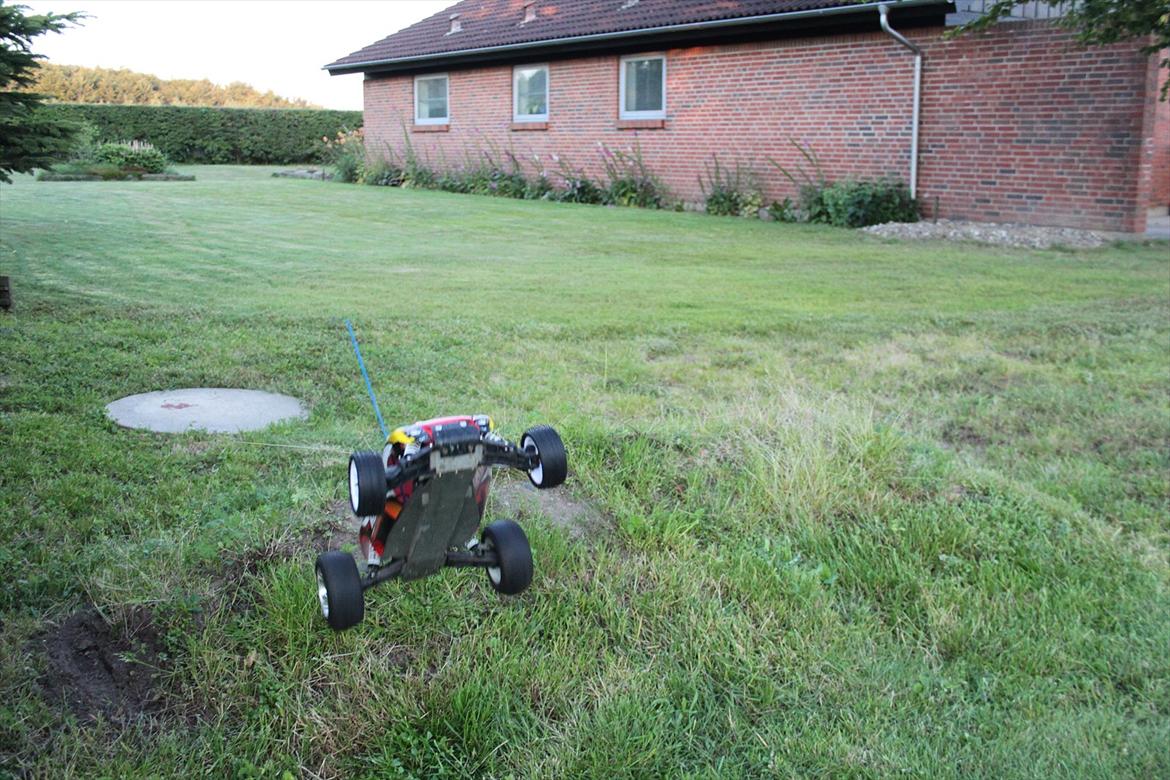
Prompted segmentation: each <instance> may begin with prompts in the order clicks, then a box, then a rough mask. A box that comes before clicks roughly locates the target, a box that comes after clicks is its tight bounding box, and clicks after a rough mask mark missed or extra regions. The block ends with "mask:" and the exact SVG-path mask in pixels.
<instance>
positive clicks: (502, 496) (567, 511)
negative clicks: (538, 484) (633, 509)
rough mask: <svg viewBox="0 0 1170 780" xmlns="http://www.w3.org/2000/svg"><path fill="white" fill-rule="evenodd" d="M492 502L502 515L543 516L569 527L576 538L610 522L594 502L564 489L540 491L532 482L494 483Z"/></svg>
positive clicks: (496, 510) (517, 516) (554, 522)
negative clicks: (582, 498) (572, 494)
mask: <svg viewBox="0 0 1170 780" xmlns="http://www.w3.org/2000/svg"><path fill="white" fill-rule="evenodd" d="M492 504H493V507H494V508H495V514H497V515H499V516H500V517H514V518H518V519H522V518H524V517H529V516H532V515H534V514H536V515H544V516H545V517H547V518H548V519H549V520H551V521H552V523H553V525H556V526H559V527H561V528H564V529H566V530H567V531H568V532H569V535H570V536H572V537H573V538H574V539H580V538H582V537H584V536H586V535H588V534H589V533H592V532H594V531H599V530H604V529H605V528H606V527H607V526H608V524H609V523H608V521H607V520H606V517H605V515H604V513H603V512H602V511H601V510H600V509H599V508H598V507H596V506H594V505H593V504H591V503H589V502H587V501H582V500H580V499H576V498H573V497H572V496H571V495H569V493H568V491H567V490H566V489H565V488H563V487H562V488H559V489H556V490H537V489H536V488H534V487H533V486H532V485H531V484H530V483H529V482H520V481H516V482H502V483H496V482H495V480H493V485H492Z"/></svg>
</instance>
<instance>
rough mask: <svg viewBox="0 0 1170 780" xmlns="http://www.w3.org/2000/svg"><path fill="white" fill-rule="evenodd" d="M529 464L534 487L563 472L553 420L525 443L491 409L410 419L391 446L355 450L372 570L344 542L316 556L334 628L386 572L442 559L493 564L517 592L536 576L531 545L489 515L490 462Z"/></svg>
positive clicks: (353, 498)
mask: <svg viewBox="0 0 1170 780" xmlns="http://www.w3.org/2000/svg"><path fill="white" fill-rule="evenodd" d="M499 466H507V467H510V468H515V469H520V470H522V471H526V472H528V478H529V479H530V480H532V484H533V485H535V486H536V487H538V488H553V487H556V486H557V485H560V484H561V483H562V482H564V481H565V476H566V474H567V472H568V461H567V459H566V457H565V446H564V444H563V443H562V442H561V437H560V436H559V435H558V434H557V432H556V431H555V430H553V429H552V428H551V427H549V426H547V425H538V426H536V427H535V428H530V429H529V430H528V431H527V432H526V433H525V434H524V435H523V436H522V437H520V443H519V445H516V444H513V443H512V442H509V441H508V440H507V439H505V438H504V437H503V436H500V435H499V434H498V433H496V431H495V430H494V429H493V426H492V420H491V418H490V417H488V416H487V415H482V414H477V415H469V416H460V417H443V418H440V419H435V420H424V421H423V422H417V423H414V424H413V425H404V426H402V427H401V428H398V429H396V430H395V431H394V432H392V433H391V434H390V436H389V438H388V439H387V443H386V448H385V450H384V451H383V452H382V454H381V455H379V454H378V453H376V452H355V453H354V454H353V455H351V456H350V459H349V502H350V507H351V508H352V509H353V512H354V514H355V515H357V516H358V517H360V518H362V525H361V529H360V530H359V531H358V546H359V548H360V550H361V557H362V559H363V560H364V561H365V564H366V573H365V575H364V576H363V575H361V574H359V573H358V567H357V563H355V561H354V559H353V556H352V555H350V554H349V553H347V552H342V551H339V550H332V551H330V552H326V553H322V554H321V555H319V556H318V557H317V597H318V599H319V600H320V602H321V613H322V614H323V615H324V616H325V619H326V620H327V621H328V622H329V625H330V626H331V627H332V628H333V629H334V630H336V631H342V630H344V629H347V628H350V627H351V626H354V625H357V624H358V623H359V622H361V620H362V617H363V616H364V615H365V600H364V593H365V591H366V590H367V589H369V588H372V587H374V586H375V585H380V584H381V583H383V582H385V581H386V580H390V579H393V578H395V577H399V578H401V579H403V580H415V579H419V578H421V577H426V576H429V575H431V574H434V573H436V572H437V571H439V569H441V568H443V567H444V566H453V567H478V568H482V569H487V575H488V581H489V582H490V583H491V586H492V587H493V588H494V589H495V590H497V591H498V592H500V593H520V592H521V591H523V590H524V589H525V588H527V587H528V585H529V583H531V582H532V550H531V548H530V547H529V546H528V537H527V536H525V535H524V531H523V529H521V528H520V526H519V525H517V524H516V523H515V522H513V521H512V520H497V521H496V522H494V523H491V524H490V525H488V526H487V527H485V528H484V529H483V533H482V534H481V535H480V537H479V539H476V538H475V537H476V532H477V530H478V529H479V527H480V523H481V522H482V521H483V512H484V505H485V504H486V502H487V496H488V488H489V486H490V484H491V471H492V468H493V467H499Z"/></svg>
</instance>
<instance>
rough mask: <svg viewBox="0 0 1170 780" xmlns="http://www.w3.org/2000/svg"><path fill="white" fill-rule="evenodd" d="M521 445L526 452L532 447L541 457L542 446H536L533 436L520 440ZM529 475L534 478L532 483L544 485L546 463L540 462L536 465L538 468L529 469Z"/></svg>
mask: <svg viewBox="0 0 1170 780" xmlns="http://www.w3.org/2000/svg"><path fill="white" fill-rule="evenodd" d="M520 447H521V449H523V450H524V451H525V452H527V451H528V448H529V447H531V448H532V451H533V452H535V453H536V457H538V458H539V457H540V448H539V447H537V446H536V442H534V441H533V440H532V437H531V436H525V437H524V439H523V440H522V441H521V442H520ZM528 476H529V477H530V478H531V479H532V484H534V485H543V484H544V464H543V463H538V464H537V465H536V468H534V469H529V471H528Z"/></svg>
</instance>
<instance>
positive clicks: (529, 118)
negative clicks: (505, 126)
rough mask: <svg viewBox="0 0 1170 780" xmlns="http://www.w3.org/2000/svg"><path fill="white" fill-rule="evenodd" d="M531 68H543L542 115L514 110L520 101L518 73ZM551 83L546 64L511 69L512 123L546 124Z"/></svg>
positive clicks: (536, 63) (538, 63) (539, 63)
mask: <svg viewBox="0 0 1170 780" xmlns="http://www.w3.org/2000/svg"><path fill="white" fill-rule="evenodd" d="M532 68H544V113H543V114H521V113H519V112H518V111H517V110H516V109H517V108H519V105H518V102H519V100H520V90H519V89H518V84H519V81H520V71H522V70H531V69H532ZM550 81H551V73H550V72H549V67H548V63H547V62H533V63H529V64H527V65H517V66H515V67H514V68H512V121H513V122H547V121H548V112H549V91H550V87H549V82H550ZM448 113H449V112H448Z"/></svg>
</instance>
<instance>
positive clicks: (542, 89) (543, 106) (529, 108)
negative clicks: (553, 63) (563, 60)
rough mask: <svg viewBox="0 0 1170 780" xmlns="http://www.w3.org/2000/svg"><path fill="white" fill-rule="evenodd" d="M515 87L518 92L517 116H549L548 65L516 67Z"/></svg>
mask: <svg viewBox="0 0 1170 780" xmlns="http://www.w3.org/2000/svg"><path fill="white" fill-rule="evenodd" d="M513 83H514V88H515V94H516V100H515V107H514V109H513V111H514V113H515V115H516V116H515V118H516V119H517V120H519V121H523V120H525V119H528V120H533V119H547V118H548V66H547V65H534V66H530V67H521V68H516V71H515V79H514V82H513Z"/></svg>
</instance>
